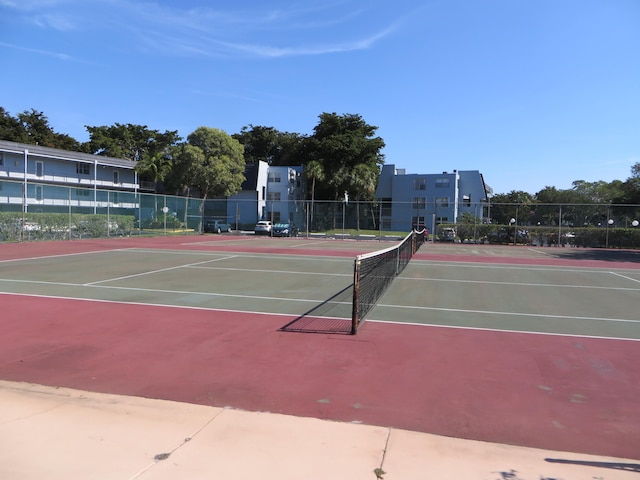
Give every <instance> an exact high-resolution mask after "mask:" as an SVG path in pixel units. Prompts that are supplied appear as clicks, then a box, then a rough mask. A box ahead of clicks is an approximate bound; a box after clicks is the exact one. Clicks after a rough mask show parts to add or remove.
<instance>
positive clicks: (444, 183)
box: [436, 178, 449, 188]
mask: <svg viewBox="0 0 640 480" xmlns="http://www.w3.org/2000/svg"><path fill="white" fill-rule="evenodd" d="M436 188H449V179H448V178H436Z"/></svg>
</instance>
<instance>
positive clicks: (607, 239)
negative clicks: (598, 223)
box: [605, 218, 613, 248]
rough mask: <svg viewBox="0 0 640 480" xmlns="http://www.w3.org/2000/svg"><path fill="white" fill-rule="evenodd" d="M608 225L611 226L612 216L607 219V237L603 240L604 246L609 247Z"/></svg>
mask: <svg viewBox="0 0 640 480" xmlns="http://www.w3.org/2000/svg"><path fill="white" fill-rule="evenodd" d="M609 227H613V218H610V219H609V220H607V238H606V241H605V248H609Z"/></svg>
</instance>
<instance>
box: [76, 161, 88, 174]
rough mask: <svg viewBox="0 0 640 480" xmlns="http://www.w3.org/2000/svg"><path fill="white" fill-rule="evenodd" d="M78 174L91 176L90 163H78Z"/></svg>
mask: <svg viewBox="0 0 640 480" xmlns="http://www.w3.org/2000/svg"><path fill="white" fill-rule="evenodd" d="M76 173H77V174H78V175H89V164H88V163H76Z"/></svg>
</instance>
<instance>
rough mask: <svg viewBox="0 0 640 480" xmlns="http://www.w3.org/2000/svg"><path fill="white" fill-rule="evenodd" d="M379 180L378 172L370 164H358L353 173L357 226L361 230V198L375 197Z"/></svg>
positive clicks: (352, 181) (352, 183) (352, 185)
mask: <svg viewBox="0 0 640 480" xmlns="http://www.w3.org/2000/svg"><path fill="white" fill-rule="evenodd" d="M377 182H378V172H377V171H376V169H374V168H371V166H369V165H365V164H362V163H361V164H358V165H356V166H355V167H354V169H353V171H352V173H351V187H352V188H353V190H354V194H355V198H356V228H357V229H358V230H360V204H359V202H360V200H361V199H362V198H363V197H364V198H365V199H367V200H370V199H371V198H373V195H374V193H375V191H376V184H377Z"/></svg>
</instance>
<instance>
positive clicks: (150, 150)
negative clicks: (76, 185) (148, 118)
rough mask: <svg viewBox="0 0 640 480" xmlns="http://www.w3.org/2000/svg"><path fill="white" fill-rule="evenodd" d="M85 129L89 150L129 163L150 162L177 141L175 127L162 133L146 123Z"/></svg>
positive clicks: (117, 124) (165, 152)
mask: <svg viewBox="0 0 640 480" xmlns="http://www.w3.org/2000/svg"><path fill="white" fill-rule="evenodd" d="M85 128H86V129H87V131H88V132H89V141H88V142H87V143H86V144H85V148H86V149H87V151H88V152H89V153H94V154H97V155H104V156H108V157H114V158H125V159H128V160H131V161H132V162H140V161H149V160H150V159H151V158H153V157H154V156H156V155H158V154H167V152H168V150H169V148H170V147H171V146H172V145H175V144H177V142H179V141H180V136H179V135H178V132H177V130H176V131H170V130H167V131H165V132H164V133H161V132H159V131H158V130H150V129H149V128H148V127H147V126H146V125H132V124H130V123H128V124H126V125H123V124H120V123H116V124H114V125H112V126H110V127H107V126H100V127H90V126H85Z"/></svg>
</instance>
